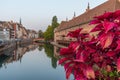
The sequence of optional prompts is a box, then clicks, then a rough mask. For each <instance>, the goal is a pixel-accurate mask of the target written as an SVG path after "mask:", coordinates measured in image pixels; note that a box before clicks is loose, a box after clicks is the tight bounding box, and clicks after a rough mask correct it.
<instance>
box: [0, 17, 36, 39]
mask: <svg viewBox="0 0 120 80" xmlns="http://www.w3.org/2000/svg"><path fill="white" fill-rule="evenodd" d="M30 35H31V36H30ZM28 38H29V39H30V38H37V32H36V31H34V30H30V31H28V30H27V29H26V28H25V27H24V26H23V25H22V23H21V19H20V23H16V22H13V21H0V39H3V40H14V39H28Z"/></svg>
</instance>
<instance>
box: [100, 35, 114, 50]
mask: <svg viewBox="0 0 120 80" xmlns="http://www.w3.org/2000/svg"><path fill="white" fill-rule="evenodd" d="M113 38H114V33H107V34H103V35H102V36H101V37H100V44H101V46H102V47H103V49H104V48H107V47H109V46H110V45H111V44H112V42H113Z"/></svg>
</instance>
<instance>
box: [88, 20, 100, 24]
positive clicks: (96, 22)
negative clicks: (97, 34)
mask: <svg viewBox="0 0 120 80" xmlns="http://www.w3.org/2000/svg"><path fill="white" fill-rule="evenodd" d="M98 23H100V20H92V21H91V22H90V24H98Z"/></svg>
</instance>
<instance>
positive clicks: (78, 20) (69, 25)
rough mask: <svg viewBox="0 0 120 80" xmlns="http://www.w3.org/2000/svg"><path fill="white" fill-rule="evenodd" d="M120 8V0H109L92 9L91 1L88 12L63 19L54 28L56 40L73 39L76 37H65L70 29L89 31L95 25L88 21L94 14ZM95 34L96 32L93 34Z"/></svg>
mask: <svg viewBox="0 0 120 80" xmlns="http://www.w3.org/2000/svg"><path fill="white" fill-rule="evenodd" d="M118 9H120V0H108V1H106V2H105V3H103V4H101V5H99V6H97V7H95V8H93V9H90V6H89V3H88V7H87V9H86V12H84V13H83V14H81V15H80V16H77V17H74V18H73V19H71V20H69V21H68V20H66V21H62V22H61V24H60V25H59V26H58V27H57V28H56V29H55V30H54V39H55V40H54V41H56V42H57V41H63V40H67V41H71V40H74V39H71V38H67V37H65V36H66V34H68V32H69V31H73V30H76V29H78V28H80V27H81V28H83V32H89V31H90V30H91V29H92V28H93V27H94V26H91V27H89V28H88V26H90V25H89V24H88V23H89V22H90V21H91V20H92V19H93V17H94V16H98V15H101V14H103V13H105V12H108V11H112V12H113V11H116V10H118ZM93 35H94V34H93Z"/></svg>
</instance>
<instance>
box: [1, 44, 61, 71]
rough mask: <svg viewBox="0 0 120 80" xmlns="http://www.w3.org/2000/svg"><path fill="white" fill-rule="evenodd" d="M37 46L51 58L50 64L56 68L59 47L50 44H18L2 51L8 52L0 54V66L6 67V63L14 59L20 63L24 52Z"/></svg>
mask: <svg viewBox="0 0 120 80" xmlns="http://www.w3.org/2000/svg"><path fill="white" fill-rule="evenodd" d="M36 48H38V50H39V51H42V49H44V50H45V54H46V56H47V57H48V58H50V59H51V66H52V67H53V68H54V69H56V67H57V60H58V56H59V48H58V47H55V46H53V45H50V44H39V46H38V44H37V45H33V44H31V45H19V46H17V47H16V48H15V49H14V50H13V49H10V50H7V51H4V52H3V53H4V54H10V55H9V56H8V55H0V68H2V67H5V68H7V64H9V63H13V62H16V61H19V62H20V63H21V61H22V57H23V55H24V54H25V53H26V52H30V51H33V50H35V49H36Z"/></svg>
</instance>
